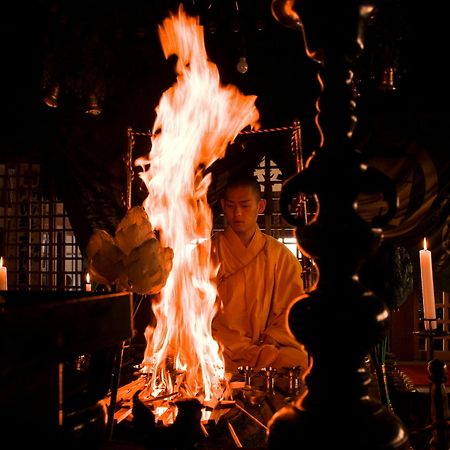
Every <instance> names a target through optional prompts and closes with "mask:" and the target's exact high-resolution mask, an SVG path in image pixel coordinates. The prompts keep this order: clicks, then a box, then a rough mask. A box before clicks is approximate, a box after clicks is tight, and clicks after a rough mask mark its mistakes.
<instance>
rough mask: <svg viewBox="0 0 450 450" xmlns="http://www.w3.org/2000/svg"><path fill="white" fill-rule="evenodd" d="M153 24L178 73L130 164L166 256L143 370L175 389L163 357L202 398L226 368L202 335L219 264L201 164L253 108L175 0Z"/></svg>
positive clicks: (217, 392)
mask: <svg viewBox="0 0 450 450" xmlns="http://www.w3.org/2000/svg"><path fill="white" fill-rule="evenodd" d="M158 31H159V37H160V41H161V45H162V48H163V51H164V55H165V57H166V58H168V57H169V56H171V55H177V56H178V61H177V64H176V73H177V81H176V83H175V84H174V85H173V86H172V87H171V88H169V89H168V90H167V91H166V92H164V93H163V95H162V97H161V99H160V103H159V105H158V107H157V109H156V112H157V116H156V120H155V124H154V127H153V130H152V131H153V133H152V136H153V137H152V150H151V153H150V154H149V155H148V159H146V158H145V159H140V160H139V161H137V164H139V165H141V166H142V168H143V171H142V172H141V173H140V176H141V178H142V179H143V181H144V182H145V184H146V186H147V189H148V197H147V198H146V200H145V202H144V204H143V206H144V208H145V210H146V212H147V214H148V216H149V218H150V221H151V223H152V225H153V227H154V228H155V230H157V231H158V232H159V239H160V241H161V244H162V245H163V246H167V247H170V248H172V249H173V252H174V258H173V267H172V271H171V273H170V275H169V277H168V279H167V282H166V284H165V286H164V288H163V289H162V290H161V292H160V299H159V301H158V302H157V304H155V305H154V313H155V316H156V319H157V322H156V323H157V324H156V327H155V328H154V329H151V330H150V329H148V330H147V333H146V337H147V349H146V352H145V357H144V366H147V367H148V372H149V373H151V374H152V376H151V378H152V388H153V389H154V391H155V392H156V394H154V395H160V394H161V393H162V394H163V395H164V393H165V392H170V391H171V390H175V388H174V386H173V385H172V381H171V379H170V376H167V371H168V369H169V368H168V367H167V361H169V360H170V361H172V362H173V365H174V369H175V370H176V371H177V373H182V377H183V382H182V385H183V388H182V390H183V392H184V395H185V396H197V397H202V398H203V399H204V401H209V400H213V399H220V398H221V396H222V395H223V387H221V382H222V381H223V380H224V378H225V373H224V362H223V357H222V355H221V352H220V348H219V344H218V343H217V342H216V341H215V340H214V338H213V337H212V334H211V322H212V319H213V317H214V314H215V312H216V310H217V304H216V295H217V291H216V286H215V284H214V282H213V281H212V280H213V279H214V276H215V274H216V272H217V269H218V268H217V267H215V266H214V265H213V263H212V261H211V257H210V256H211V244H210V239H209V238H210V235H211V231H212V213H211V209H210V208H209V205H208V203H207V191H208V187H209V185H210V182H211V175H210V174H205V170H206V169H207V168H208V167H209V166H210V165H211V164H212V163H213V162H214V161H216V160H217V159H218V158H221V157H223V156H224V155H225V151H226V148H227V145H228V144H229V143H230V142H231V141H232V140H233V139H234V138H235V137H236V136H237V135H238V133H239V132H240V131H241V130H242V129H243V128H245V127H247V126H252V127H256V126H257V125H258V119H259V113H258V111H257V109H256V107H255V100H256V97H255V96H245V95H243V94H241V93H240V92H239V90H238V89H237V88H236V87H234V86H223V85H222V84H221V82H220V77H219V72H218V69H217V66H216V65H215V64H213V63H212V62H211V61H209V60H208V57H207V54H206V49H205V44H204V39H203V27H202V26H201V25H200V24H199V19H198V18H194V17H190V16H188V15H187V14H185V12H184V10H183V8H182V6H180V7H179V9H178V14H177V15H175V14H172V13H171V14H170V15H169V17H168V18H166V19H165V20H164V21H163V23H162V25H160V26H159V30H158ZM177 389H178V391H180V389H179V388H177Z"/></svg>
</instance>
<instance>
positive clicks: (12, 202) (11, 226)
mask: <svg viewBox="0 0 450 450" xmlns="http://www.w3.org/2000/svg"><path fill="white" fill-rule="evenodd" d="M42 186H43V180H42V176H41V168H40V165H39V164H33V163H18V164H9V163H8V164H0V255H1V256H2V257H3V265H4V266H6V267H7V270H8V289H9V290H17V289H20V290H81V288H82V256H81V253H80V250H79V247H78V245H77V243H76V240H75V236H74V233H73V231H72V227H71V225H70V221H69V219H68V217H67V214H66V211H65V209H64V205H63V204H62V203H61V202H60V201H58V199H57V198H56V196H55V193H54V192H52V190H51V189H46V190H45V192H44V189H43V188H42Z"/></svg>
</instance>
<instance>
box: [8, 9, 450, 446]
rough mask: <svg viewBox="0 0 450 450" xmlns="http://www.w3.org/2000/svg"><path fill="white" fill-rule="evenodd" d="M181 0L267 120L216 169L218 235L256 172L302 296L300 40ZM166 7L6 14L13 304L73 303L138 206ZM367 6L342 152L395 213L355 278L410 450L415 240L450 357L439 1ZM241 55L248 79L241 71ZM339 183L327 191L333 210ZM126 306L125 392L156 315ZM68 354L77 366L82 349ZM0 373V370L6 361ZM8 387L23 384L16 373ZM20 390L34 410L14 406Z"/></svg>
mask: <svg viewBox="0 0 450 450" xmlns="http://www.w3.org/2000/svg"><path fill="white" fill-rule="evenodd" d="M183 3H184V6H185V8H186V11H188V12H190V13H192V14H193V15H199V16H200V17H201V22H202V24H203V25H204V30H205V45H206V48H207V51H208V56H209V57H210V59H211V60H212V61H213V62H214V63H215V64H217V66H218V69H219V73H220V76H221V80H222V82H223V83H224V84H232V85H235V86H237V87H238V88H239V89H240V90H241V91H242V92H243V93H245V94H248V95H256V96H257V100H256V106H257V108H258V110H259V112H260V122H261V128H260V129H259V130H258V131H255V132H245V133H241V134H239V136H238V137H237V138H236V140H235V142H233V143H230V145H229V148H228V151H227V154H226V156H225V158H223V160H219V161H217V162H216V163H215V164H214V165H213V166H212V167H211V168H210V171H211V173H212V176H213V183H212V185H211V187H210V190H209V194H208V195H209V199H210V205H211V208H212V210H213V212H214V228H215V229H221V228H222V227H223V219H222V217H221V214H220V208H219V205H218V193H219V192H220V189H221V187H222V185H223V180H224V178H223V177H224V176H225V175H227V174H230V173H233V172H234V171H237V170H238V169H240V168H243V167H245V168H251V169H253V170H254V171H255V173H256V174H257V176H258V180H259V181H260V182H261V184H262V186H263V190H264V192H265V195H266V197H267V199H268V208H267V209H266V212H265V214H263V215H261V217H260V218H259V224H260V226H261V228H262V229H263V230H264V231H266V232H267V233H269V234H271V235H272V236H274V237H276V238H278V239H280V240H282V241H283V242H284V243H285V244H286V245H288V246H289V248H290V249H291V250H292V251H293V252H294V253H295V254H296V255H297V257H298V258H299V259H300V260H301V262H302V264H303V266H304V269H305V270H304V277H305V278H304V282H305V284H306V285H307V286H308V285H312V283H313V280H314V277H315V276H316V274H315V273H314V267H313V266H312V265H311V261H310V260H309V259H308V258H306V257H305V256H303V255H302V254H301V252H300V251H299V249H298V247H297V245H296V240H295V238H294V234H293V232H294V230H293V227H292V226H290V225H288V224H287V223H286V222H285V221H284V220H283V217H282V215H281V213H280V206H279V197H280V192H281V189H282V185H283V182H284V181H285V180H286V179H288V178H289V177H291V176H292V175H294V174H295V173H297V171H298V165H297V162H298V155H300V156H301V159H302V162H303V163H306V162H307V161H308V158H310V157H311V156H312V155H313V154H314V152H315V151H316V150H317V149H318V147H319V144H320V133H319V131H318V128H317V125H316V122H315V121H316V113H317V110H316V107H315V101H316V100H317V98H318V95H319V91H320V88H319V86H318V82H317V79H316V75H317V72H318V70H319V66H318V65H317V64H314V62H312V61H311V60H310V59H309V58H308V57H307V55H306V54H305V50H304V45H303V41H302V37H301V35H300V33H299V32H298V30H295V29H292V28H288V27H285V26H283V25H282V24H280V23H279V22H278V21H277V20H275V18H274V17H273V15H272V13H271V2H270V1H268V0H264V1H256V0H253V1H252V0H241V1H220V2H219V1H186V2H183ZM177 6H178V2H159V1H155V0H151V1H150V0H149V1H138V0H136V1H131V2H127V3H123V2H104V1H85V0H83V1H79V2H76V3H67V2H60V1H50V0H39V1H36V2H33V3H32V4H27V5H23V4H17V3H10V4H8V5H7V6H5V7H4V13H3V14H2V17H1V19H0V20H1V27H0V33H1V37H2V38H1V40H0V41H1V44H0V45H1V48H2V52H1V54H2V59H3V68H2V70H1V73H0V77H1V85H2V87H3V93H2V103H3V109H4V111H3V114H2V119H1V122H0V123H1V124H0V130H1V136H2V142H1V151H0V255H1V256H2V257H3V264H4V265H5V266H6V267H7V269H8V290H9V291H11V293H12V294H13V295H15V296H16V295H17V297H20V293H21V292H27V291H29V292H32V291H41V292H42V291H44V292H52V295H54V293H56V294H57V293H61V296H62V298H63V299H64V298H66V296H67V295H68V294H67V293H72V294H73V295H74V296H75V297H79V296H80V295H82V294H83V292H84V290H85V284H86V280H85V274H86V247H87V244H88V241H89V238H90V236H91V234H92V232H93V231H94V230H95V229H103V230H107V231H108V232H110V233H114V230H115V228H116V226H117V224H118V223H119V222H120V220H121V219H122V217H123V216H124V214H125V212H126V209H127V200H130V199H131V204H132V205H140V204H141V203H142V201H143V199H144V198H145V190H144V189H143V186H142V182H141V181H140V179H139V175H138V169H137V168H136V167H134V166H133V165H132V164H131V165H130V160H131V161H133V160H135V159H136V158H138V157H139V156H142V155H145V154H147V153H148V152H149V151H151V142H150V136H151V129H152V126H153V122H154V120H155V116H156V112H155V110H156V107H157V105H158V102H159V99H160V97H161V95H162V93H163V92H164V91H165V90H166V89H168V88H169V87H170V86H171V85H172V84H173V83H174V81H175V74H174V70H173V69H174V61H173V60H172V59H171V58H169V59H167V60H166V59H165V58H164V55H163V53H162V51H161V47H160V43H159V40H158V36H157V27H158V24H159V23H161V21H162V19H164V18H165V17H166V15H167V13H168V11H170V10H172V11H173V10H175V9H176V8H177ZM326 6H327V2H324V7H325V8H326ZM376 7H377V14H376V15H375V16H374V18H373V19H371V20H370V21H369V23H368V26H367V30H366V36H365V37H366V46H365V48H364V51H363V52H361V54H360V55H358V56H357V57H355V58H354V60H353V61H352V70H353V72H354V81H353V83H354V86H353V87H354V90H355V98H356V101H357V107H356V116H357V118H358V121H357V124H356V128H355V131H354V134H353V138H352V139H353V141H352V142H353V143H354V146H355V148H357V149H358V150H360V151H361V154H362V155H363V157H364V159H365V160H366V161H367V164H369V165H372V166H374V167H376V168H377V169H379V170H381V171H382V172H383V173H385V174H386V175H387V176H388V177H389V178H391V180H392V181H393V183H394V185H395V187H396V190H397V194H398V196H399V208H398V211H397V213H396V215H395V217H394V218H393V219H392V220H391V221H390V223H389V224H388V225H387V226H386V228H385V230H384V233H383V234H384V240H383V244H382V251H381V252H380V254H379V255H378V257H375V258H372V259H368V260H367V261H366V263H365V265H364V266H363V268H362V271H361V278H362V279H363V280H364V281H365V282H367V284H368V285H370V286H371V287H372V285H371V283H374V285H373V287H374V288H375V289H379V290H380V293H381V295H384V296H385V297H386V301H387V303H388V306H389V310H390V313H391V324H390V329H389V333H388V336H387V339H386V341H385V342H384V345H385V347H384V348H383V361H384V371H385V374H384V376H385V377H386V372H387V374H388V375H387V380H388V381H386V379H385V380H384V384H383V383H382V382H381V380H378V381H380V386H381V388H380V387H378V389H379V390H380V391H382V390H383V389H384V388H386V383H387V389H388V390H389V395H390V401H391V402H392V403H393V409H394V412H396V413H397V414H399V415H400V417H401V418H402V419H403V420H404V421H405V423H407V425H408V427H409V429H410V431H411V433H412V436H413V437H415V440H414V439H413V447H414V448H416V450H420V449H421V448H422V447H423V448H425V447H426V446H427V444H426V442H427V438H428V435H427V431H424V432H422V434H421V432H420V430H422V429H424V428H425V427H426V425H427V424H428V423H429V420H430V417H429V414H430V412H429V411H430V403H429V398H428V394H429V391H428V389H429V381H428V379H427V372H426V364H427V361H428V357H429V355H430V349H429V348H427V340H426V338H425V337H424V335H423V334H422V335H417V333H416V334H415V333H414V332H417V331H420V330H422V331H423V324H422V322H421V318H422V314H423V311H422V296H421V280H420V267H419V251H420V250H421V249H422V248H423V239H424V237H426V238H427V242H428V248H429V250H431V252H432V254H433V276H434V288H435V298H436V310H437V319H438V320H437V323H438V330H440V331H441V332H442V333H441V335H439V336H438V338H436V339H435V340H434V341H433V355H434V357H436V358H439V359H440V360H442V361H444V362H447V361H449V360H450V337H449V335H448V333H447V332H448V331H450V296H449V292H450V281H449V280H450V255H449V248H450V233H449V226H448V224H449V217H450V207H449V205H450V202H449V196H450V184H449V183H450V181H449V180H450V173H449V171H450V158H449V157H448V154H449V152H448V123H449V119H450V114H449V108H448V94H449V83H448V79H447V78H448V77H447V76H446V70H445V66H446V61H445V58H446V56H445V52H446V49H445V45H444V42H445V33H444V30H445V23H444V20H445V15H444V14H443V13H442V12H441V3H440V2H438V1H432V2H427V3H426V5H425V4H420V3H419V4H416V3H414V4H411V3H410V2H407V1H405V0H391V1H388V0H378V1H377V2H376ZM324 17H325V24H322V25H323V28H321V30H320V31H321V32H323V33H327V32H328V31H327V30H332V29H333V27H328V26H327V23H326V21H327V20H335V21H339V20H340V19H341V18H340V17H339V16H338V17H333V18H330V17H328V16H327V15H326V13H324ZM317 31H318V30H317ZM327 38H329V39H333V36H327ZM242 58H245V59H246V64H247V65H248V67H246V68H245V69H242V65H239V63H241V64H242ZM345 181H346V180H345V179H342V186H343V185H344V184H345ZM342 186H340V185H336V186H335V189H336V201H337V202H339V201H340V194H339V192H340V190H341V188H342ZM128 196H129V198H128ZM374 205H375V206H374ZM374 205H373V204H372V203H371V201H370V199H369V200H368V201H367V203H366V207H367V208H368V209H370V208H373V207H376V202H375V204H374ZM345 245H347V246H351V245H352V243H351V242H347V243H345ZM344 248H345V247H344ZM374 271H375V272H377V273H378V274H381V279H382V281H381V285H380V284H379V283H380V279H378V280H375V281H374V279H373V274H374ZM377 283H378V284H377ZM39 301H40V297H39ZM132 303H133V307H134V308H135V312H136V314H135V315H134V316H133V326H134V332H135V334H134V335H133V337H132V338H131V339H129V338H127V340H126V341H127V344H128V346H127V351H126V352H125V357H124V360H123V361H121V362H122V365H121V366H120V368H119V372H116V374H117V373H121V375H122V379H121V381H122V383H125V380H128V378H127V377H129V376H130V373H132V372H133V366H134V364H136V363H138V362H139V359H140V358H141V351H142V346H143V345H144V337H143V332H144V328H145V326H146V323H147V320H148V317H149V316H148V315H150V311H149V304H150V303H149V302H148V299H145V298H141V296H134V297H133V298H132ZM79 320H81V319H79ZM30 321H32V318H30ZM44 324H45V322H44ZM25 326H27V325H25ZM119 328H120V327H119ZM5 330H10V328H8V327H7V328H5ZM136 330H137V332H136ZM74 333H76V332H74ZM5 334H6V331H5ZM121 334H126V331H125V330H123V329H121V328H120V329H119V331H118V334H117V336H118V337H117V340H118V342H113V341H114V338H111V340H110V341H109V344H111V345H112V344H114V346H115V345H116V344H120V343H121V342H122V339H123V337H122V338H121V337H120V336H121ZM11 336H16V335H11ZM14 339H18V338H17V336H16V337H14V338H13V337H10V339H9V340H8V342H10V341H11V342H12V343H11V344H10V345H11V347H12V348H14ZM92 339H94V340H95V338H94V337H93V338H92ZM336 339H337V340H339V337H338V336H337V337H336ZM34 346H39V344H38V343H34ZM93 347H95V345H94V346H93ZM87 348H88V350H91V348H90V347H89V345H87ZM18 349H20V350H16V352H17V351H22V350H23V347H22V346H18ZM342 351H345V349H343V350H342ZM40 353H41V352H40V351H39V352H38V354H40ZM42 353H45V351H44V350H42ZM85 353H86V351H83V354H85ZM88 353H89V352H88ZM7 354H8V355H9V353H7ZM72 356H73V355H72ZM75 356H76V358H78V359H77V361H78V362H77V363H78V364H81V362H80V360H79V357H80V356H81V355H75ZM376 356H380V354H379V353H377V354H376ZM108 357H110V355H106V356H105V359H106V360H107V361H108V362H110V361H109V360H108ZM372 357H374V355H372ZM23 358H26V356H25V355H23ZM18 359H20V358H18ZM74 364H75V362H74ZM2 365H3V367H4V368H5V369H4V370H5V371H7V367H8V361H7V360H6V361H3V362H2ZM108 367H110V366H108ZM111 367H112V366H111ZM112 370H113V369H112ZM106 376H107V375H106ZM374 376H375V377H376V376H377V374H376V373H375V374H374ZM378 376H380V374H378ZM380 378H382V375H381V376H380ZM18 380H20V381H21V382H23V383H28V382H30V380H28V379H25V378H24V379H22V375H21V377H19V378H18ZM31 383H33V382H31ZM17 390H18V391H19V390H20V387H18V388H17ZM380 391H379V392H378V395H380V397H381V398H382V399H384V401H386V398H385V394H383V393H380ZM104 394H105V395H106V394H107V393H106V392H104ZM17 396H18V397H17V398H18V399H20V401H22V402H26V401H27V397H26V396H25V395H23V396H22V395H21V394H20V393H17ZM11 401H14V400H11ZM391 406H392V404H391ZM447 419H448V418H447ZM418 430H419V431H418ZM417 436H419V437H417ZM424 442H425V443H424ZM130 445H131V444H130Z"/></svg>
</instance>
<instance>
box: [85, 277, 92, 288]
mask: <svg viewBox="0 0 450 450" xmlns="http://www.w3.org/2000/svg"><path fill="white" fill-rule="evenodd" d="M86 291H87V292H91V291H92V285H91V277H90V276H89V273H87V274H86Z"/></svg>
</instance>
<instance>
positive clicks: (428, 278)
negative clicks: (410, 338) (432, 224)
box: [419, 238, 437, 330]
mask: <svg viewBox="0 0 450 450" xmlns="http://www.w3.org/2000/svg"><path fill="white" fill-rule="evenodd" d="M419 254H420V276H421V280H422V300H423V318H424V319H425V320H424V322H425V329H426V330H429V329H430V323H431V328H432V329H435V328H436V325H437V324H436V306H435V300H434V285H433V267H432V263H431V252H430V251H429V250H427V240H426V238H424V239H423V250H420V252H419ZM426 319H428V320H426ZM430 319H431V320H432V321H431V322H430Z"/></svg>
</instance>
